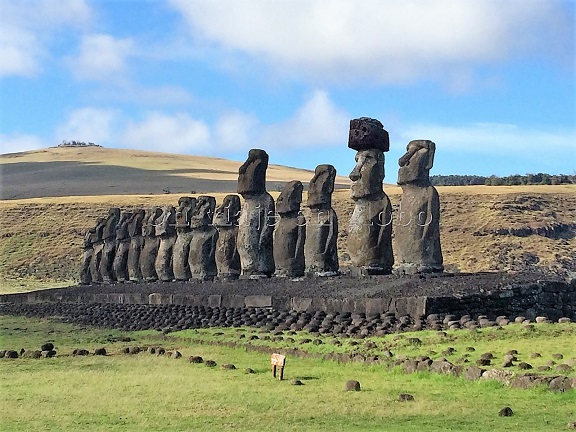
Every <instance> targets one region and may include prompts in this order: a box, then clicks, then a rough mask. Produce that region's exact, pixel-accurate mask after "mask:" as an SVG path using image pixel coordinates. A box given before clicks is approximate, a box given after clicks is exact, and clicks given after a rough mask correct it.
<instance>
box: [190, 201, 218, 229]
mask: <svg viewBox="0 0 576 432" xmlns="http://www.w3.org/2000/svg"><path fill="white" fill-rule="evenodd" d="M215 207H216V198H214V197H212V196H206V195H203V196H199V197H198V199H197V200H196V207H195V208H194V213H193V215H192V221H191V223H190V226H191V227H192V228H200V227H203V226H208V225H210V224H211V223H212V216H213V215H214V208H215Z"/></svg>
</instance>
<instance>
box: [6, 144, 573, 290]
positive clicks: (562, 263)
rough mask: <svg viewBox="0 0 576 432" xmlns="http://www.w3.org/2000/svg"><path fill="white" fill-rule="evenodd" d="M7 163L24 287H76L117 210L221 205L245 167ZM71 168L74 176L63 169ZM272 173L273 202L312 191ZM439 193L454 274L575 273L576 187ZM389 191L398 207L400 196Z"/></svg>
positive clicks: (344, 206)
mask: <svg viewBox="0 0 576 432" xmlns="http://www.w3.org/2000/svg"><path fill="white" fill-rule="evenodd" d="M0 163H1V167H2V189H3V192H2V197H3V199H2V200H0V280H2V281H3V284H4V285H6V284H9V283H16V284H17V285H18V286H20V285H21V286H23V287H24V288H23V289H25V286H26V285H27V284H29V283H31V282H35V281H43V282H45V281H56V282H63V281H71V280H74V279H76V278H77V273H78V266H79V264H80V257H81V245H82V237H83V232H84V230H85V229H87V228H89V227H92V226H93V225H94V223H95V220H96V218H97V217H98V216H104V215H105V214H106V213H107V210H108V208H109V207H112V206H118V207H121V208H123V209H131V208H136V207H149V206H152V205H176V203H177V201H178V197H179V196H180V195H199V194H200V193H209V194H211V195H214V196H215V197H216V200H217V202H218V203H219V202H221V201H222V198H223V197H224V195H225V194H226V193H234V192H235V190H236V179H237V169H238V167H239V165H240V162H233V161H227V160H224V159H216V158H203V157H195V156H182V155H169V154H165V153H151V152H140V151H133V150H116V149H102V148H50V149H44V150H38V151H34V152H25V153H18V154H10V155H2V156H0ZM72 166H74V167H75V168H74V169H73V170H71V171H69V170H67V169H65V168H62V167H72ZM129 173H132V174H133V176H132V175H129ZM135 173H137V174H135ZM268 173H269V175H268V179H269V185H268V186H269V190H271V191H272V195H273V196H275V197H277V196H278V192H277V189H278V187H279V186H281V185H282V184H283V183H285V182H287V181H289V180H292V179H298V180H301V181H303V182H304V183H305V184H307V183H308V181H309V179H310V178H311V177H312V172H311V171H307V170H299V169H296V168H287V167H282V166H271V167H270V169H269V171H268ZM98 179H100V180H98ZM102 179H104V180H102ZM112 179H113V180H112ZM169 181H170V182H173V183H170V182H169ZM338 183H339V184H340V187H342V188H343V189H340V190H337V191H336V192H335V193H334V197H333V206H334V208H335V210H336V212H337V213H338V217H339V219H340V223H339V225H340V232H339V246H338V247H339V254H340V263H341V266H342V267H345V266H346V265H347V264H348V262H349V261H348V253H347V249H346V240H347V232H346V226H347V224H348V220H349V217H350V214H351V212H352V209H353V202H352V201H351V200H350V199H349V197H348V190H347V189H344V188H345V187H346V185H347V184H348V179H347V178H345V177H339V178H338ZM199 185H200V186H202V187H200V186H199ZM154 186H155V189H152V188H153V187H154ZM165 188H170V192H171V193H169V194H168V193H166V191H163V190H162V189H165ZM437 189H438V191H439V193H440V201H441V207H442V209H441V215H442V216H441V236H442V249H443V254H444V262H445V265H446V268H447V270H449V271H455V272H458V271H462V272H478V271H525V270H531V271H534V270H540V271H543V272H548V273H555V274H560V275H564V276H569V275H572V276H573V275H575V274H576V218H575V215H576V186H575V185H555V186H452V187H450V186H444V187H438V188H437ZM192 190H195V191H196V192H195V193H192ZM385 190H386V192H387V193H388V195H389V196H390V199H391V201H392V204H393V206H394V208H395V209H396V208H397V207H398V204H399V202H400V198H401V189H400V188H399V187H396V186H386V187H385ZM6 198H9V199H6ZM304 199H306V198H304Z"/></svg>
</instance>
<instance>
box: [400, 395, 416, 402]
mask: <svg viewBox="0 0 576 432" xmlns="http://www.w3.org/2000/svg"><path fill="white" fill-rule="evenodd" d="M398 400H399V401H400V402H410V401H413V400H414V396H412V395H411V394H409V393H400V395H399V396H398Z"/></svg>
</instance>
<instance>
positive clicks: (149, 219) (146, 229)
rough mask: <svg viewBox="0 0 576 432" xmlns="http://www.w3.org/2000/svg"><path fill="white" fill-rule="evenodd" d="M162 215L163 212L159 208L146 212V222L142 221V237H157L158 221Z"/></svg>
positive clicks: (152, 208)
mask: <svg viewBox="0 0 576 432" xmlns="http://www.w3.org/2000/svg"><path fill="white" fill-rule="evenodd" d="M161 215H162V210H161V209H160V208H159V207H151V208H149V209H148V210H146V214H145V215H144V220H143V221H142V235H143V236H155V235H156V226H155V224H156V219H158V218H159V217H160V216H161Z"/></svg>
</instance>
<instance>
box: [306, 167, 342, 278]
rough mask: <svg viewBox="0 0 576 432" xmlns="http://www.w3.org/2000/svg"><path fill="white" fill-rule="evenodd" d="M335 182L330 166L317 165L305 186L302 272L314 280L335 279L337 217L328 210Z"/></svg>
mask: <svg viewBox="0 0 576 432" xmlns="http://www.w3.org/2000/svg"><path fill="white" fill-rule="evenodd" d="M335 180H336V169H335V168H334V167H333V166H332V165H318V166H317V167H316V170H315V172H314V177H312V180H310V184H309V186H308V202H307V206H308V207H309V208H310V214H309V217H308V220H307V221H306V244H305V246H304V255H305V257H306V272H307V273H309V274H312V275H314V276H336V275H338V243H337V242H338V216H337V215H336V212H335V211H334V209H333V208H332V192H334V181H335Z"/></svg>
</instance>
